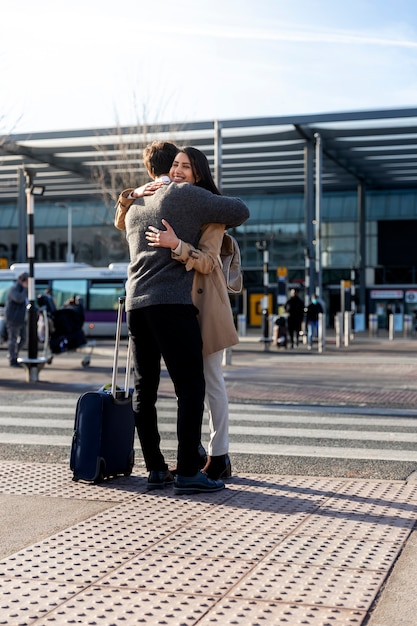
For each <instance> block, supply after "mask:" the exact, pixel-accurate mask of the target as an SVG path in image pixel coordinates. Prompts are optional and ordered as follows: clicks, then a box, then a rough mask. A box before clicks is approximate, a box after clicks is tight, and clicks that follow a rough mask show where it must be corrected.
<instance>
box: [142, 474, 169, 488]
mask: <svg viewBox="0 0 417 626" xmlns="http://www.w3.org/2000/svg"><path fill="white" fill-rule="evenodd" d="M173 484H174V477H173V475H172V474H171V472H170V471H169V470H163V471H158V470H151V471H150V472H149V476H148V482H147V485H146V489H147V490H148V491H152V489H164V487H169V486H170V485H173Z"/></svg>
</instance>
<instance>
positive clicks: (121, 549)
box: [0, 462, 417, 626]
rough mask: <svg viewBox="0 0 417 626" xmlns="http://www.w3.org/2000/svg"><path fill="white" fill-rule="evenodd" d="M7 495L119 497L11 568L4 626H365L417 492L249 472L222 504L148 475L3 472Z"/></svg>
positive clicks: (5, 584)
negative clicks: (89, 479) (154, 483)
mask: <svg viewBox="0 0 417 626" xmlns="http://www.w3.org/2000/svg"><path fill="white" fill-rule="evenodd" d="M0 471H1V477H2V478H1V481H0V493H3V494H13V495H22V496H24V495H31V496H34V495H39V496H40V497H42V498H54V497H57V498H62V497H68V498H72V499H75V500H76V499H79V500H85V499H89V500H99V501H103V502H108V508H107V509H106V510H104V511H102V512H101V513H98V514H97V515H94V516H93V517H90V518H89V519H86V520H84V521H83V522H80V523H78V524H76V525H74V526H70V527H69V528H67V529H65V530H63V531H61V532H59V533H57V534H55V535H53V536H51V537H49V538H47V539H45V540H42V541H39V542H38V543H36V544H35V545H33V546H30V547H28V548H25V549H22V550H21V551H19V552H18V553H16V554H13V555H10V556H9V557H7V558H5V559H3V560H2V561H1V562H0V588H1V604H0V624H7V625H8V626H9V625H11V624H13V625H20V626H32V624H33V625H46V624H57V625H61V624H65V623H68V624H86V625H88V624H91V625H93V624H94V625H99V624H103V626H109V625H110V624H111V625H117V624H123V625H128V626H129V625H131V624H132V625H133V624H164V625H167V626H174V625H178V626H180V625H182V626H187V625H194V624H198V625H199V626H200V625H202V626H209V625H213V624H219V625H221V626H224V624H229V623H230V624H238V625H241V626H252V625H255V624H256V625H257V624H263V623H264V624H285V625H287V626H288V624H290V625H291V626H292V625H293V624H294V625H296V624H304V625H308V626H309V625H310V626H323V625H324V624H326V625H327V624H329V625H330V624H337V625H343V624H349V625H352V624H353V625H356V624H357V625H360V624H363V622H364V620H365V618H366V615H367V611H369V609H370V607H371V606H372V604H373V602H374V600H375V598H376V596H377V594H378V591H379V590H380V588H381V586H382V585H383V584H384V581H385V580H386V578H387V575H388V572H389V571H390V569H391V568H392V566H393V564H394V562H395V560H396V558H397V556H398V554H399V553H400V551H401V549H402V548H403V546H404V543H405V541H406V539H407V537H408V536H409V534H410V532H411V529H412V528H413V525H414V520H415V519H416V514H417V485H415V484H413V483H410V484H407V483H404V482H394V481H375V480H374V481H365V480H354V479H341V478H335V479H331V478H314V477H286V476H272V475H268V476H260V475H256V476H255V475H254V476H250V475H247V476H238V477H235V478H233V479H232V480H231V481H230V482H228V484H227V488H226V489H225V490H223V491H220V492H217V493H215V494H211V495H200V494H195V495H192V496H175V495H174V493H173V490H172V489H164V490H161V491H153V492H147V491H146V476H145V474H144V472H142V474H141V473H140V470H136V468H135V474H134V475H132V476H131V477H129V478H120V479H115V480H112V481H109V482H106V483H103V484H102V485H89V484H85V483H81V482H77V483H74V482H73V481H72V474H71V472H70V471H69V469H68V468H67V467H65V466H63V465H61V466H57V465H48V464H26V465H24V464H14V463H6V462H2V463H0Z"/></svg>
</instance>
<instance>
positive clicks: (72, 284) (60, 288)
mask: <svg viewBox="0 0 417 626" xmlns="http://www.w3.org/2000/svg"><path fill="white" fill-rule="evenodd" d="M51 288H52V296H53V299H54V300H55V304H56V307H57V309H60V308H61V307H62V306H64V303H65V302H66V301H67V300H69V299H70V298H72V296H80V297H81V298H82V299H83V302H84V305H85V304H86V302H87V281H86V280H84V279H78V280H77V279H76V278H74V279H72V278H66V279H64V278H63V279H56V280H52V284H51Z"/></svg>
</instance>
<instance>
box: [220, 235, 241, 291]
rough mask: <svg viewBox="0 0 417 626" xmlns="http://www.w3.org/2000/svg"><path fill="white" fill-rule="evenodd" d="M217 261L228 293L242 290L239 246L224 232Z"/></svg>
mask: <svg viewBox="0 0 417 626" xmlns="http://www.w3.org/2000/svg"><path fill="white" fill-rule="evenodd" d="M219 260H220V262H221V265H222V270H223V275H224V278H225V280H226V286H227V290H228V292H229V293H240V292H241V291H242V289H243V270H242V264H241V257H240V249H239V244H238V242H237V241H236V239H235V238H234V237H233V236H232V235H229V233H227V232H225V233H224V235H223V241H222V246H221V249H220V255H219Z"/></svg>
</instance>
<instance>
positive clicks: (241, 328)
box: [237, 313, 246, 337]
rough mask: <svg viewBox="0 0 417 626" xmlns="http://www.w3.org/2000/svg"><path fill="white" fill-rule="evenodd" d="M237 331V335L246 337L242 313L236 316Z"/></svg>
mask: <svg viewBox="0 0 417 626" xmlns="http://www.w3.org/2000/svg"><path fill="white" fill-rule="evenodd" d="M237 333H238V335H239V337H246V315H245V314H244V313H240V314H239V315H238V316H237Z"/></svg>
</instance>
